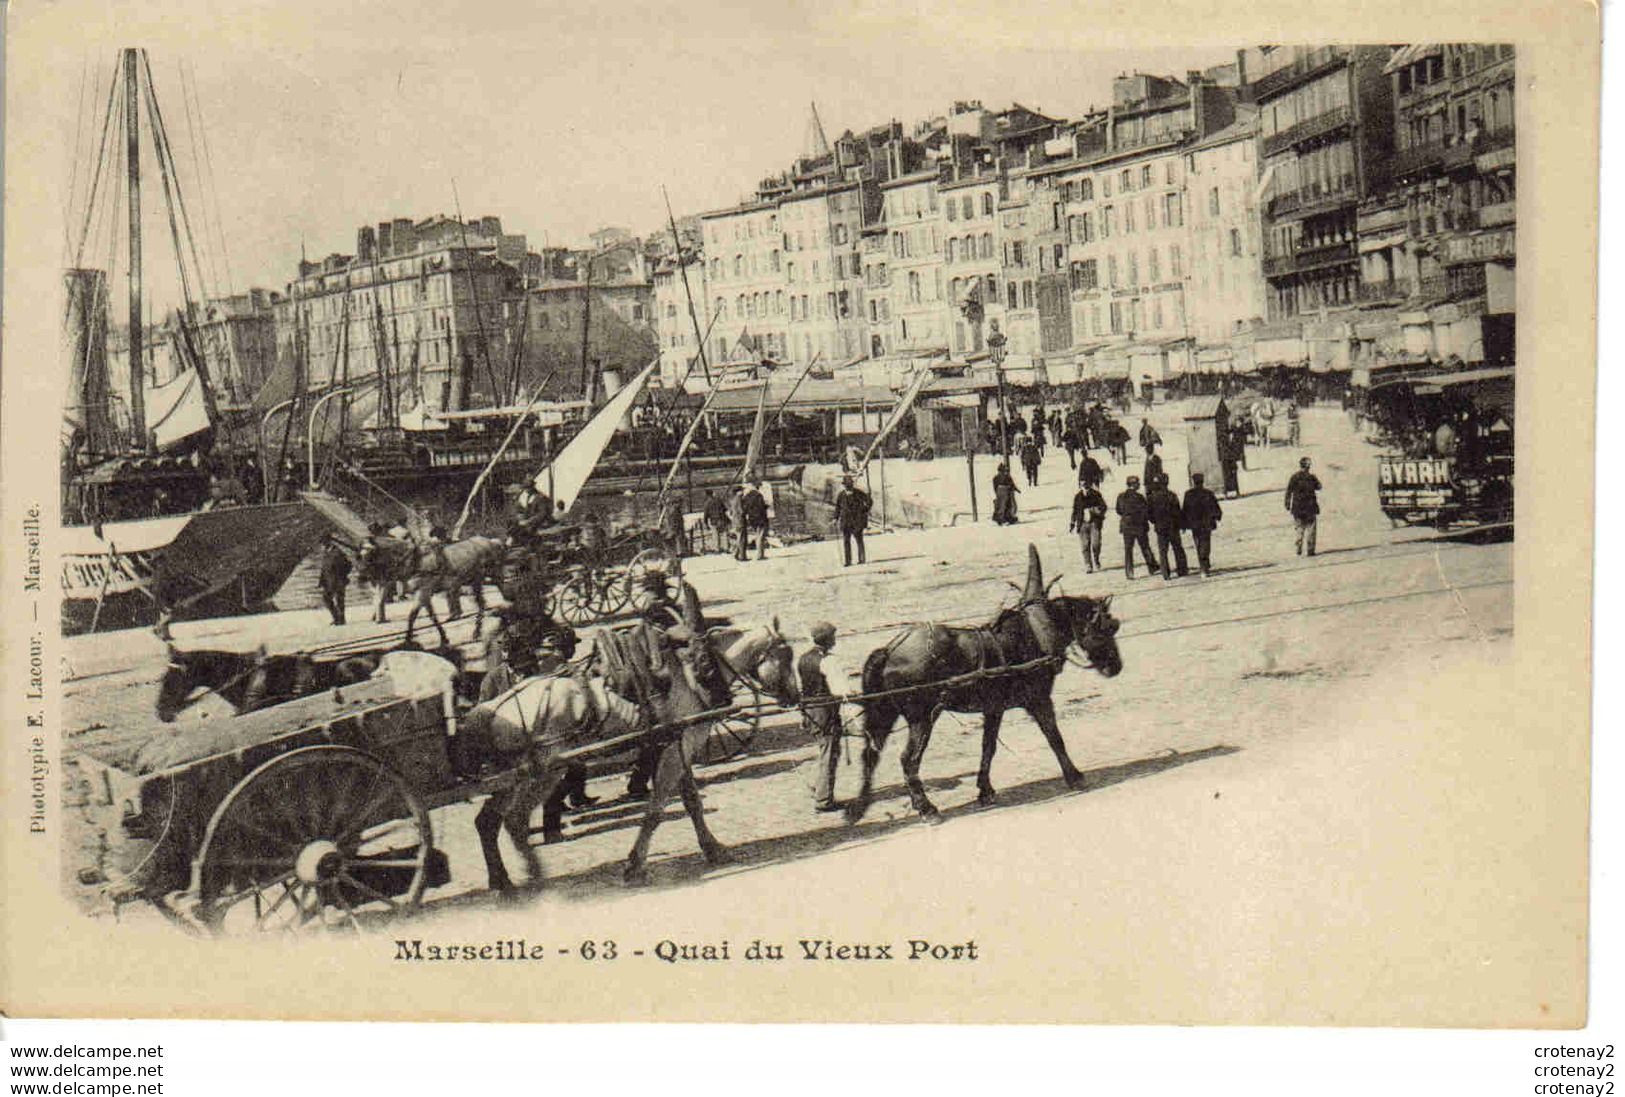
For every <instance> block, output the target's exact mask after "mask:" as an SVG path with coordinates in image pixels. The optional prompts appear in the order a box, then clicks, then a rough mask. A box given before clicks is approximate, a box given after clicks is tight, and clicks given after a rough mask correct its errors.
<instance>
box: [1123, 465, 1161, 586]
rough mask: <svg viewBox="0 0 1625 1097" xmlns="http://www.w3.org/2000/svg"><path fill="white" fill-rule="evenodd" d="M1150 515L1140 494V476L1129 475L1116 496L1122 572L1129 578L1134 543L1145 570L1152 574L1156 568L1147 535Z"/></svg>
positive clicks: (1132, 566) (1132, 574) (1130, 576)
mask: <svg viewBox="0 0 1625 1097" xmlns="http://www.w3.org/2000/svg"><path fill="white" fill-rule="evenodd" d="M1150 516H1151V515H1150V511H1149V509H1148V508H1147V507H1146V503H1145V496H1143V495H1141V494H1140V478H1139V477H1138V476H1130V477H1129V478H1128V486H1127V487H1126V488H1124V489H1123V493H1122V494H1121V495H1119V496H1118V497H1117V529H1118V532H1119V533H1121V534H1122V535H1123V574H1125V575H1127V576H1128V577H1129V578H1130V579H1132V578H1134V546H1135V545H1138V546H1140V555H1141V556H1143V557H1144V558H1145V568H1146V570H1147V571H1149V572H1151V573H1152V574H1155V573H1156V570H1157V565H1156V561H1155V560H1154V559H1153V558H1152V556H1151V538H1150V537H1148V536H1147V531H1148V530H1149V528H1150Z"/></svg>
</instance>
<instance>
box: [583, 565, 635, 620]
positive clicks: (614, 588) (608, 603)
mask: <svg viewBox="0 0 1625 1097" xmlns="http://www.w3.org/2000/svg"><path fill="white" fill-rule="evenodd" d="M591 597H592V608H593V610H594V611H595V612H596V613H597V614H598V616H600V617H608V616H610V615H611V614H614V613H615V612H617V611H618V610H620V609H622V608H624V607H625V605H626V602H627V597H628V594H627V590H626V583H625V581H624V580H623V579H622V577H621V576H620V575H617V574H615V573H613V572H611V571H608V570H606V569H605V568H601V567H596V566H595V567H593V569H592V593H591Z"/></svg>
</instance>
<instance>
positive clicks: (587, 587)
mask: <svg viewBox="0 0 1625 1097" xmlns="http://www.w3.org/2000/svg"><path fill="white" fill-rule="evenodd" d="M613 582H614V580H612V579H610V578H609V577H608V576H606V575H605V574H604V573H603V572H602V571H600V570H599V569H597V568H592V567H586V566H581V567H575V568H571V569H570V577H569V578H568V579H566V580H565V581H564V583H563V585H561V586H559V587H558V588H556V589H555V591H554V607H555V610H556V612H557V616H558V617H559V619H560V620H562V621H564V622H566V623H568V624H572V625H586V624H591V623H592V622H593V621H596V620H598V619H599V618H600V617H605V616H608V614H609V613H610V612H613V611H611V610H605V609H604V608H602V607H604V606H605V605H606V604H608V603H609V602H610V601H611V599H610V598H608V597H606V595H605V593H604V586H605V584H607V583H609V584H612V583H613Z"/></svg>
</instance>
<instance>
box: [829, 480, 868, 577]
mask: <svg viewBox="0 0 1625 1097" xmlns="http://www.w3.org/2000/svg"><path fill="white" fill-rule="evenodd" d="M869 507H870V503H869V493H868V492H866V491H864V490H863V489H861V488H859V487H858V486H857V485H856V484H855V483H854V482H853V480H852V477H851V475H850V474H848V475H846V476H843V477H841V490H840V493H839V494H837V495H836V496H835V522H836V524H837V525H838V526H840V528H841V553H842V557H843V562H842V564H841V566H842V567H851V566H852V543H853V542H854V541H855V542H857V546H858V563H860V564H866V563H868V562H869V558H868V557H867V556H866V555H865V554H864V551H863V530H864V527H865V526H867V525H868V524H869Z"/></svg>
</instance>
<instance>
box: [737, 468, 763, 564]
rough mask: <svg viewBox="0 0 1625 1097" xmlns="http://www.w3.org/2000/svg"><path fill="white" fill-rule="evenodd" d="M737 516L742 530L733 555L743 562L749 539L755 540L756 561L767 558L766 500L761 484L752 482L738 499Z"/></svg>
mask: <svg viewBox="0 0 1625 1097" xmlns="http://www.w3.org/2000/svg"><path fill="white" fill-rule="evenodd" d="M739 516H740V519H741V520H742V521H743V522H744V529H743V531H742V535H741V536H740V539H739V549H738V551H737V552H736V553H735V555H736V556H737V557H738V558H739V559H741V560H743V559H745V557H746V554H747V553H748V552H749V551H750V539H751V538H752V537H755V538H756V559H758V560H765V559H766V558H767V498H766V496H764V495H763V494H762V482H761V481H760V480H752V481H751V482H750V486H749V487H747V488H746V489H745V491H744V493H743V494H742V495H740V497H739Z"/></svg>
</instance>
